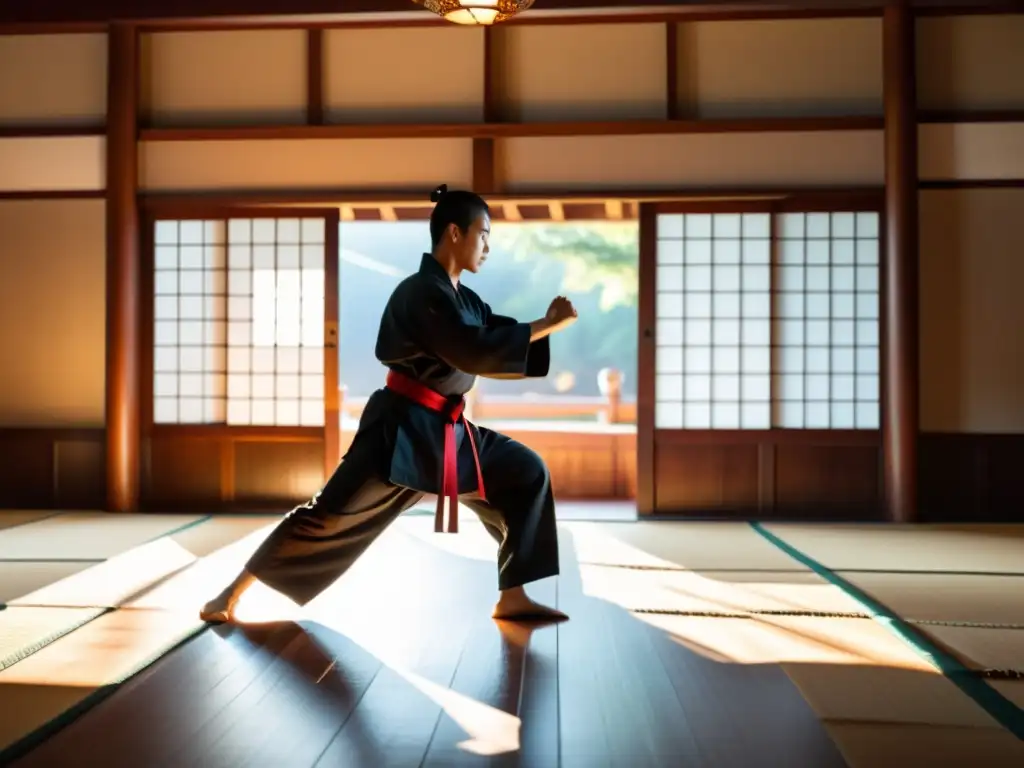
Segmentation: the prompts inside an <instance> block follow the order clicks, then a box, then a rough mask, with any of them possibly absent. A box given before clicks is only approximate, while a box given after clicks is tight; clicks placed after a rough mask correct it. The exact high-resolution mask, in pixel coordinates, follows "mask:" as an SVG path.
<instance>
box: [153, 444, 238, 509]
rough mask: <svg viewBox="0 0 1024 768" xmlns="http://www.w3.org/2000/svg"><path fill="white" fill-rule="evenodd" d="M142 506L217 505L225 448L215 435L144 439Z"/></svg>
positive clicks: (174, 507) (168, 507)
mask: <svg viewBox="0 0 1024 768" xmlns="http://www.w3.org/2000/svg"><path fill="white" fill-rule="evenodd" d="M142 452H143V453H142V462H141V466H142V478H141V480H142V482H141V484H140V497H141V504H142V506H143V508H147V509H157V510H160V511H167V510H173V509H176V508H190V507H206V506H208V505H209V506H218V505H219V503H220V501H221V498H222V491H221V475H222V467H221V464H222V453H223V452H222V450H221V441H219V440H217V439H216V438H210V437H200V436H195V435H181V436H171V435H161V436H160V437H149V438H147V439H145V440H143V441H142Z"/></svg>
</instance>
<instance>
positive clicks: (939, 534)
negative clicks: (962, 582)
mask: <svg viewBox="0 0 1024 768" xmlns="http://www.w3.org/2000/svg"><path fill="white" fill-rule="evenodd" d="M764 528H765V529H767V530H768V531H770V532H771V533H774V534H775V535H776V536H778V537H780V538H781V539H783V540H784V541H785V542H786V543H788V544H789V545H790V546H793V547H796V548H797V549H799V550H800V551H801V552H803V553H804V554H806V555H808V556H809V557H812V558H814V559H815V560H817V561H818V562H820V563H821V564H822V565H824V566H825V567H827V568H831V569H832V570H833V571H848V570H864V569H871V570H882V571H957V572H962V573H964V572H966V573H1014V574H1016V573H1019V574H1024V539H1022V538H1021V536H1017V535H1009V534H1008V533H1007V532H1006V531H999V530H994V531H993V530H989V529H987V528H985V527H984V526H978V527H977V528H973V529H972V528H969V527H967V526H958V527H956V528H954V529H941V528H939V527H935V526H901V525H888V524H887V525H852V524H851V525H824V524H818V525H797V524H785V523H774V524H771V525H765V526H764ZM1020 528H1022V529H1024V526H1020Z"/></svg>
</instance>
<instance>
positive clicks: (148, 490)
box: [142, 428, 324, 512]
mask: <svg viewBox="0 0 1024 768" xmlns="http://www.w3.org/2000/svg"><path fill="white" fill-rule="evenodd" d="M323 483H324V442H323V440H322V439H316V438H314V439H306V438H292V437H279V436H273V435H272V436H264V437H257V436H244V435H240V434H237V433H232V432H231V431H230V430H226V429H218V428H211V429H209V430H199V431H195V432H189V433H182V432H178V433H175V431H174V430H173V429H163V430H160V431H159V432H154V433H152V434H149V435H147V436H146V438H145V439H144V440H143V462H142V505H143V508H145V509H149V510H160V511H166V510H174V509H196V510H202V511H205V512H216V511H230V510H239V509H240V510H245V509H254V510H255V509H271V510H279V511H281V512H284V511H287V509H288V508H289V507H292V506H294V505H295V504H299V503H302V502H304V501H307V500H308V499H309V498H310V497H311V496H312V495H313V494H314V493H316V491H317V490H319V488H320V487H321V486H322V485H323Z"/></svg>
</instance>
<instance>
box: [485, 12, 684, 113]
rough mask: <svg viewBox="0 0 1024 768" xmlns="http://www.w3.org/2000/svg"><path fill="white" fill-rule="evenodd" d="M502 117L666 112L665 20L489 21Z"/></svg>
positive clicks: (498, 100) (497, 93)
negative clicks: (502, 23)
mask: <svg viewBox="0 0 1024 768" xmlns="http://www.w3.org/2000/svg"><path fill="white" fill-rule="evenodd" d="M494 31H495V33H496V34H495V35H494V59H493V63H492V66H493V68H494V78H495V93H496V95H497V107H498V112H499V115H500V117H501V119H503V120H511V121H516V120H522V121H528V120H624V119H631V118H652V119H658V118H663V117H665V115H666V94H667V63H666V62H667V59H666V46H665V26H664V25H663V24H568V25H561V24H555V25H551V26H544V25H542V26H519V27H517V26H508V27H498V28H495V30H494Z"/></svg>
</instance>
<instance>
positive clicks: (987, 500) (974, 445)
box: [918, 432, 1024, 523]
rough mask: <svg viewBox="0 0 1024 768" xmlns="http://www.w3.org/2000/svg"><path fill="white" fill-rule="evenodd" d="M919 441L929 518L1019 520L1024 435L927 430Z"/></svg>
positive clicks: (925, 515)
mask: <svg viewBox="0 0 1024 768" xmlns="http://www.w3.org/2000/svg"><path fill="white" fill-rule="evenodd" d="M918 446H919V447H918V451H919V454H920V459H919V462H918V465H919V472H920V478H921V483H920V504H921V517H922V519H923V520H924V521H926V522H943V523H951V522H970V523H978V522H1006V523H1019V522H1020V519H1021V518H1020V510H1021V509H1022V508H1024V483H1021V479H1020V478H1021V471H1020V468H1021V466H1022V465H1024V435H1021V434H1015V435H1009V434H1002V435H996V434H964V433H949V432H945V433H944V432H925V433H923V434H921V436H920V438H919V440H918Z"/></svg>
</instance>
